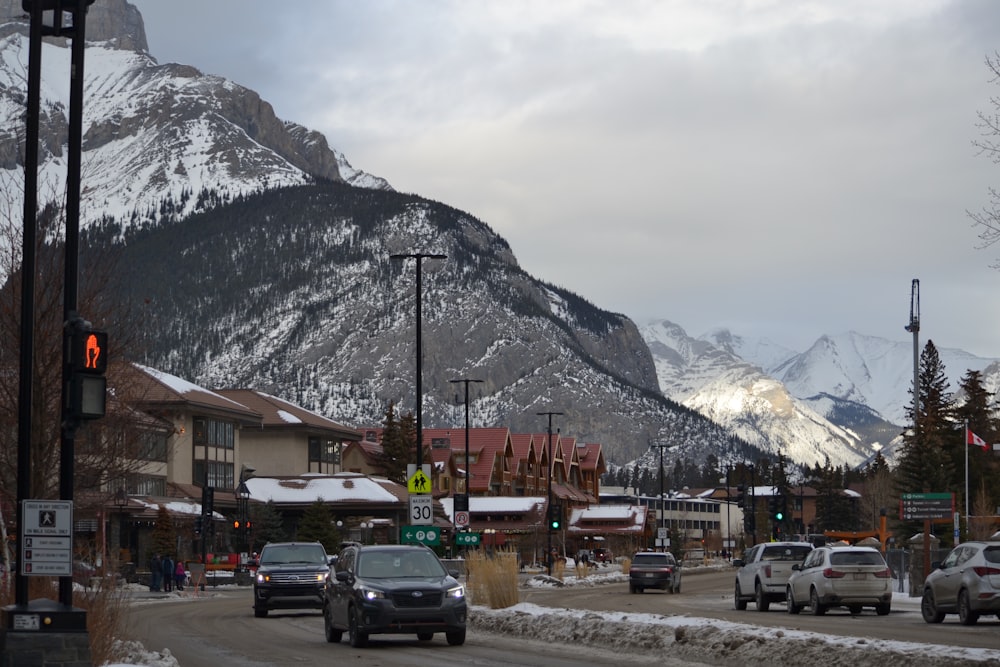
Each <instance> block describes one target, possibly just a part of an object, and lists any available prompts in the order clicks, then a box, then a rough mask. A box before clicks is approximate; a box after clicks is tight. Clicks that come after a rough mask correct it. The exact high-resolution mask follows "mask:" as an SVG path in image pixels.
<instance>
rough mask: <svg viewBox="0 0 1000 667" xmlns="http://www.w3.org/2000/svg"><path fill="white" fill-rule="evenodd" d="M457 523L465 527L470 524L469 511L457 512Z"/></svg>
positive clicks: (460, 526)
mask: <svg viewBox="0 0 1000 667" xmlns="http://www.w3.org/2000/svg"><path fill="white" fill-rule="evenodd" d="M455 525H456V526H458V527H459V528H465V527H466V526H468V525H469V513H468V512H455Z"/></svg>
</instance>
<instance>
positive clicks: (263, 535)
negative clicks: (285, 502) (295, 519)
mask: <svg viewBox="0 0 1000 667" xmlns="http://www.w3.org/2000/svg"><path fill="white" fill-rule="evenodd" d="M250 520H251V521H252V522H253V529H252V530H251V531H250V547H249V548H250V551H258V550H259V549H258V548H257V546H258V545H259V546H263V545H265V544H267V543H268V542H284V541H285V540H287V539H288V538H287V536H286V533H285V526H284V521H283V519H282V518H281V514H280V513H279V512H278V507H277V505H275V504H274V501H273V500H268V501H267V502H266V503H264V504H263V505H251V506H250Z"/></svg>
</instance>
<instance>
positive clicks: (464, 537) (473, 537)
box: [455, 533, 482, 547]
mask: <svg viewBox="0 0 1000 667" xmlns="http://www.w3.org/2000/svg"><path fill="white" fill-rule="evenodd" d="M481 539H482V533H455V545H456V546H460V547H461V546H465V547H470V546H476V545H477V544H479V541H480V540H481Z"/></svg>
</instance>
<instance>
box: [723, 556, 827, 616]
mask: <svg viewBox="0 0 1000 667" xmlns="http://www.w3.org/2000/svg"><path fill="white" fill-rule="evenodd" d="M812 550H813V545H812V544H810V543H808V542H761V543H760V544H755V545H754V546H753V547H751V548H750V549H749V550H748V551H747V552H746V553H745V554H744V555H743V558H734V559H733V567H735V568H737V570H736V586H735V589H734V592H733V605H734V606H735V607H736V609H739V610H741V611H742V610H744V609H746V608H747V603H748V602H750V601H753V602H754V603H755V604H756V605H757V611H767V610H768V609H769V608H770V606H771V603H772V602H781V601H782V600H784V599H785V589H786V588H787V585H788V578H789V577H790V576H791V574H792V566H794V565H797V564H799V563H801V562H802V561H803V560H805V558H806V556H808V555H809V552H811V551H812Z"/></svg>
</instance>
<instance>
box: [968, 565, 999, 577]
mask: <svg viewBox="0 0 1000 667" xmlns="http://www.w3.org/2000/svg"><path fill="white" fill-rule="evenodd" d="M972 571H973V572H975V573H976V574H978V575H979V576H980V577H988V576H990V575H991V574H1000V570H998V569H997V568H995V567H985V566H983V565H980V566H979V567H974V568H972Z"/></svg>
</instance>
